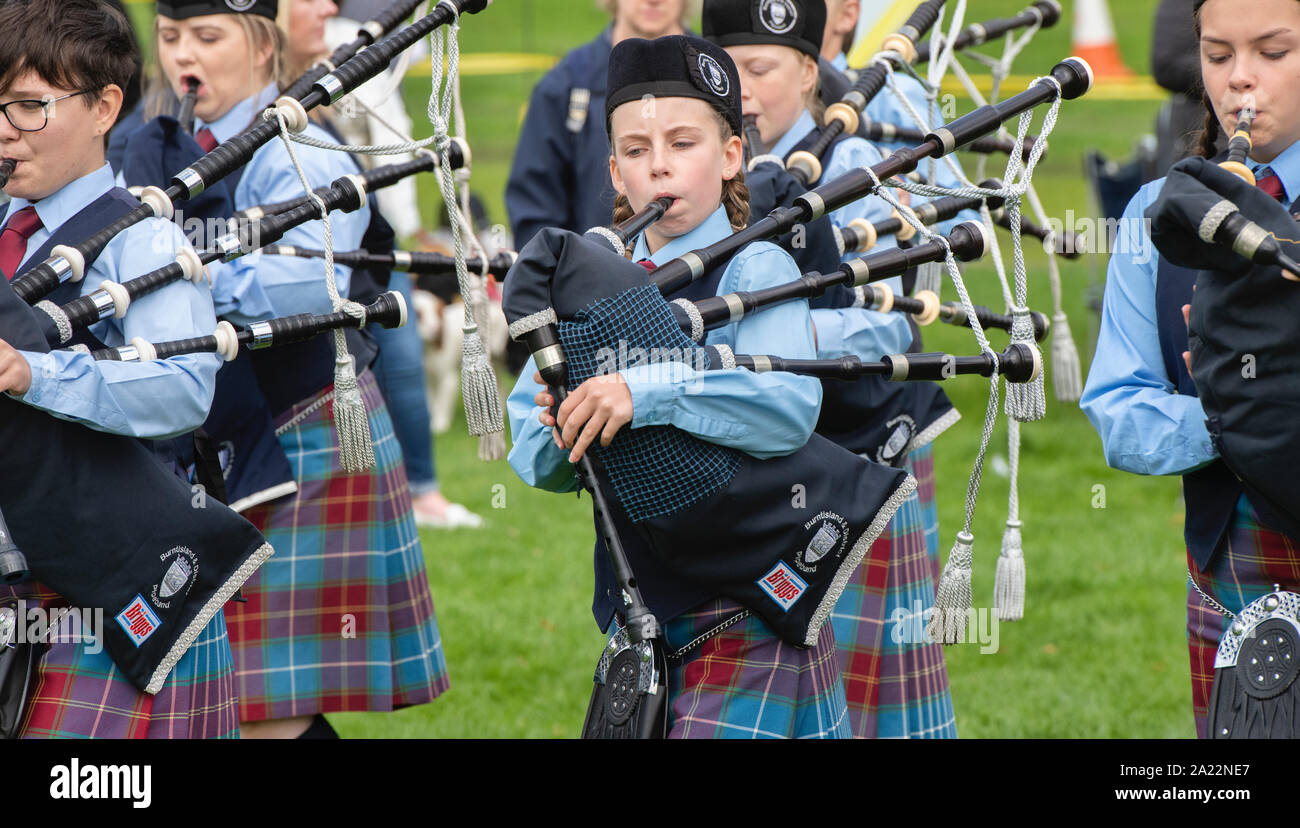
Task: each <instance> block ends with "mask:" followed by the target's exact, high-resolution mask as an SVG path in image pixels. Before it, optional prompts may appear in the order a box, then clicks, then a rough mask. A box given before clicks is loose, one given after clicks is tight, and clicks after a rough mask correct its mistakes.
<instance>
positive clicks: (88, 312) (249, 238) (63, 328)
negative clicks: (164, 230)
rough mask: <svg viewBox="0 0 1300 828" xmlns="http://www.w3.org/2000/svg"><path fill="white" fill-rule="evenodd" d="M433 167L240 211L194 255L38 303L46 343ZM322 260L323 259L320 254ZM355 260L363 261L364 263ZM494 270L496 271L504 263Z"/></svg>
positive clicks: (359, 177) (387, 170)
mask: <svg viewBox="0 0 1300 828" xmlns="http://www.w3.org/2000/svg"><path fill="white" fill-rule="evenodd" d="M461 144H462V142H459V141H454V142H453V144H452V146H461ZM451 154H452V153H449V155H451ZM454 155H455V156H456V157H455V159H452V163H455V164H459V163H460V162H461V160H463V159H464V158H467V157H468V155H467V153H463V152H459V151H458V152H456V153H454ZM437 163H438V160H437V158H436V157H434V156H432V154H429V155H428V156H426V157H422V158H418V159H415V160H413V161H405V162H401V163H398V164H390V165H386V166H382V167H375V168H374V169H371V170H368V171H366V172H364V173H358V174H351V175H345V176H342V177H340V178H339V179H337V180H336V181H334V182H333V183H332V184H330V185H329V186H328V187H320V188H317V189H316V191H315V193H314V196H315V199H316V200H313V199H310V198H307V197H306V196H304V197H303V198H301V199H299V200H296V201H293V202H286V204H285V205H274V206H273V207H266V208H263V207H256V208H250V209H248V210H245V211H243V214H244V218H243V219H242V220H236V219H232V220H231V221H230V223H229V226H228V229H229V232H228V233H227V234H226V235H224V236H221V237H219V238H217V239H215V240H213V242H212V245H211V246H210V247H208V248H206V249H204V250H201V251H196V250H194V249H193V248H191V247H189V246H185V247H182V248H181V249H180V251H179V252H178V254H177V257H176V261H174V262H171V263H169V264H167V265H164V266H162V267H160V268H157V269H156V270H153V271H151V272H149V273H146V274H144V275H142V276H137V277H135V278H133V279H128V280H126V281H123V282H112V281H105V282H104V283H103V284H101V285H100V287H99V289H97V290H95V291H93V292H91V293H88V294H86V295H84V296H81V297H78V298H77V299H74V300H73V301H71V302H69V303H67V304H65V305H62V306H56V305H54V304H52V303H50V302H48V301H41V302H39V303H37V304H36V306H35V307H36V308H37V309H38V310H40V311H42V312H43V313H44V314H45V316H46V317H47V319H46V320H45V325H44V327H45V331H46V337H47V340H48V341H49V343H50V345H51V346H58V345H64V344H67V343H68V342H69V341H71V339H72V337H73V334H74V333H75V332H76V331H77V330H78V329H81V328H84V327H88V326H90V325H93V324H95V323H96V322H99V321H100V320H103V319H107V318H109V317H110V316H115V317H117V318H119V319H120V318H122V317H123V316H125V315H126V313H127V310H128V309H129V308H130V306H131V303H132V302H133V301H134V300H136V299H139V298H140V297H141V296H145V295H148V294H150V293H152V292H154V291H156V290H159V289H161V288H162V287H164V286H166V285H169V284H171V283H172V282H176V281H179V280H181V279H188V280H190V281H192V282H198V281H200V280H201V279H202V278H203V276H204V272H205V271H204V267H205V266H206V265H208V264H211V263H212V262H216V261H221V262H232V261H234V260H235V259H238V258H240V257H242V256H245V255H247V254H249V253H252V252H254V251H256V250H259V249H262V250H263V252H264V253H265V252H273V251H267V250H266V249H265V248H266V247H267V246H269V245H271V243H273V242H275V241H277V240H279V239H281V238H283V237H284V235H285V233H287V232H289V231H290V230H291V229H293V228H295V227H299V226H301V225H303V224H306V223H308V222H311V221H315V220H317V219H319V218H320V211H321V207H324V208H325V210H326V211H327V212H334V211H341V212H353V211H356V210H359V209H361V207H362V206H363V205H365V203H366V194H367V193H368V192H371V191H374V190H378V189H381V188H384V187H389V186H392V185H393V184H395V183H396V182H398V181H400V180H402V179H403V178H406V177H408V176H410V175H414V174H416V173H420V172H427V171H429V170H432V169H433V168H434V166H436V164H437ZM321 255H322V256H323V255H324V252H323V251H321ZM404 255H406V256H411V255H412V254H404ZM359 257H364V260H363V258H359ZM382 258H383V257H371V256H368V255H367V254H357V255H351V256H349V255H346V254H344V255H343V256H342V257H340V258H336V261H338V262H339V263H340V264H345V265H349V266H353V265H360V266H364V265H368V264H375V263H376V262H375V261H374V259H382ZM389 258H394V257H389ZM396 258H402V257H396ZM451 262H452V263H451V267H452V268H454V267H455V261H454V260H451ZM497 264H498V267H500V265H501V264H503V263H501V262H498V263H497ZM506 267H508V265H506Z"/></svg>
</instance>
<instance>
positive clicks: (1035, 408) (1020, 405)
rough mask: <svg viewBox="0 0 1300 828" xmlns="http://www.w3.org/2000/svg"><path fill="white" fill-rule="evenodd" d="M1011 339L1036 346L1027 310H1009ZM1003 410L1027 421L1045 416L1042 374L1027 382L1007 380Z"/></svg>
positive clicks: (1032, 326) (1045, 401) (1045, 397)
mask: <svg viewBox="0 0 1300 828" xmlns="http://www.w3.org/2000/svg"><path fill="white" fill-rule="evenodd" d="M1011 320H1012V321H1011V341H1012V342H1019V343H1021V344H1023V345H1028V346H1029V347H1031V348H1037V347H1038V345H1037V344H1036V343H1035V342H1034V323H1033V321H1032V320H1030V318H1029V311H1012V312H1011ZM1004 410H1005V411H1006V412H1007V416H1008V417H1011V418H1012V419H1014V420H1016V421H1018V422H1022V423H1028V422H1033V421H1034V420H1041V419H1043V418H1044V417H1046V416H1047V396H1046V394H1045V393H1044V391H1043V374H1042V372H1041V371H1040V372H1039V374H1038V376H1037V377H1034V379H1032V380H1030V381H1029V382H1008V383H1007V398H1006V404H1005V408H1004Z"/></svg>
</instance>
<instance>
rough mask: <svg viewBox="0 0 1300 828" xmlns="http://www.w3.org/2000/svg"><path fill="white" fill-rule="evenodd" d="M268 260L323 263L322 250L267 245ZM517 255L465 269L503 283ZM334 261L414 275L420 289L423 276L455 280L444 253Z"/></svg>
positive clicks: (503, 254) (345, 255)
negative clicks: (297, 259)
mask: <svg viewBox="0 0 1300 828" xmlns="http://www.w3.org/2000/svg"><path fill="white" fill-rule="evenodd" d="M262 253H263V254H265V255H267V256H296V257H298V258H300V259H323V258H324V257H325V251H324V250H311V249H308V248H305V247H295V246H293V245H289V244H268V245H266V246H264V247H263V248H262ZM516 257H517V254H516V253H515V252H514V251H513V250H501V251H498V252H497V253H494V254H493V255H492V256H490V257H489V258H488V259H487V260H486V261H485V260H483V259H481V258H471V259H466V260H465V267H466V268H468V269H469V270H471V271H473V272H475V273H485V274H487V275H488V276H491V277H492V278H493V279H495V280H496V281H498V282H500V281H504V280H505V278H506V273H508V272H509V271H510V266H511V265H512V264H514V263H515V258H516ZM334 261H335V262H337V263H339V264H342V265H347V266H348V267H368V266H377V267H385V268H388V269H389V270H397V271H401V272H403V273H414V274H416V275H417V276H419V277H420V279H419V280H417V286H419V287H423V284H422V282H423V281H424V277H425V276H430V277H437V276H455V275H456V257H454V256H448V255H446V254H443V253H428V252H425V251H422V250H394V251H393V252H392V253H387V254H385V253H368V252H366V251H364V250H336V251H334Z"/></svg>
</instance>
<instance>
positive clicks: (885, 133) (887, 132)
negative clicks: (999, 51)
mask: <svg viewBox="0 0 1300 828" xmlns="http://www.w3.org/2000/svg"><path fill="white" fill-rule="evenodd" d="M942 7H943V0H927V2H923V3H921V4H920V5H919V6H918V7H917V8H916V10H915V11H914V12H913V13H912V15H911V16H910V17H909V18H908V19H907V22H906V23H904V24H903V26H902V27H901V28H900V29H899V30H898V31H897V32H895V33H894V34H891V35H889V36H888V37H887V38H885V40H884V42H883V43H882V44H881V47H880V54H879V55H877V60H876V61H874V62H873V63H872V64H871V65H870V66H868V67H866V68H865V69H863V70H861V71H859V72H857V73H856V76H855V77H853V79H852V85H851V86H850V87H849V89H848V90H847V91H844V92H840V97H839V99H838V100H830V98H831V97H833V96H834V94H835V93H836V92H837V91H838V90H839V87H840V86H841V83H838V82H836V81H837V79H835V78H833V77H832V78H828V79H827V82H825V83H823V85H822V97H823V99H824V100H826V103H827V107H826V126H825V127H824V128H823V130H822V134H821V135H820V136H819V138H818V141H817V143H815V144H814V145H813V146H812V147H811V148H809V149H808V150H807V151H806V152H801V153H798V154H797V155H796V154H792V155H791V157H790V159H789V162H788V166H789V169H790V172H791V174H792V175H794V176H795V178H796V179H798V180H799V181H800V183H802V184H805V185H808V184H815V183H816V182H817V181H818V179H820V178H821V160H820V159H821V158H822V157H823V155H824V153H825V151H826V149H827V148H828V147H830V145H831V144H832V143H833V142H834V141H835V139H836V138H837V137H839V136H840V135H853V134H858V135H861V136H862V137H864V138H867V139H869V140H873V141H913V140H919V136H918V135H917V131H915V130H912V129H911V128H908V127H903V126H898V125H894V124H881V123H872V122H870V121H864V120H863V112H864V111H865V110H866V108H867V104H868V103H870V102H871V99H872V98H873V97H875V96H876V94H878V93H879V92H880V90H881V89H883V88H884V86H885V82H886V80H887V77H888V74H889V70H888V69H887V68H886V66H885V65H884V63H883V61H884V60H894V61H901V62H904V63H907V64H909V65H917V64H922V63H926V62H927V61H929V59H930V46H929V44H928V43H921V42H920V41H921V39H922V38H923V37H924V36H925V34H926V33H927V32H929V30H930V29H931V28H932V27H933V26H934V24H935V23H936V22H937V21H938V19H939V14H940V10H941V9H942ZM1060 17H1061V6H1060V4H1059V3H1057V2H1056V0H1037V1H1036V2H1035V3H1034V4H1033V5H1031V6H1029V7H1028V8H1026V9H1025V10H1024V11H1022V12H1020V13H1019V14H1018V15H1016V16H1015V17H1011V18H1006V19H997V20H991V21H988V22H986V23H974V24H971V25H970V26H968V27H966V29H965V30H963V31H962V33H961V34H960V35H959V36H958V37H957V38H956V39H955V41H954V43H953V49H963V48H966V47H967V46H978V45H980V44H981V43H985V42H987V41H989V40H992V39H994V38H997V37H1001V36H1002V35H1004V34H1007V33H1009V32H1012V31H1015V30H1016V29H1022V28H1026V27H1030V26H1034V27H1050V26H1053V25H1055V24H1056V22H1057V21H1058V20H1059V19H1060ZM825 69H826V67H823V71H825ZM1036 141H1037V138H1033V139H1029V138H1027V139H1025V140H1024V141H1021V142H1020V143H1019V146H1017V145H1016V142H1011V141H1007V140H1006V139H1002V138H998V137H996V136H992V137H984V138H981V140H979V141H972V142H968V144H967V145H966V146H964V147H962V149H963V150H966V151H969V152H978V153H993V152H998V153H1002V154H1011V153H1014V152H1019V153H1021V154H1022V155H1023V157H1024V158H1025V159H1026V160H1028V157H1029V153H1030V152H1032V151H1033V145H1034V143H1035V142H1036Z"/></svg>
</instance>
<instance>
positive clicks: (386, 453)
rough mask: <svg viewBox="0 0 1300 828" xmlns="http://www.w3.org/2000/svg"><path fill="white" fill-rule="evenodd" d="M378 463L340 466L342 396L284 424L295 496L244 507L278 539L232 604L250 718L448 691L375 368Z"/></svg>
mask: <svg viewBox="0 0 1300 828" xmlns="http://www.w3.org/2000/svg"><path fill="white" fill-rule="evenodd" d="M358 383H359V384H360V387H361V393H362V397H363V398H364V399H365V402H366V409H367V410H368V411H369V413H370V433H371V437H372V439H373V441H374V450H375V459H376V467H375V468H374V469H371V470H370V471H367V472H360V473H355V474H354V473H348V472H344V471H342V469H341V468H340V466H339V460H338V448H337V437H336V434H335V428H334V413H333V412H334V409H333V404H332V398H330V399H324V398H323V397H322V396H317V397H316V398H313V399H311V400H305V401H304V402H303V403H301V404H299V405H296V406H294V407H293V408H292V409H290V410H289V411H287V412H285V413H284V414H282V415H281V416H280V417H279V418H277V420H276V430H277V433H278V434H279V439H280V443H281V445H282V446H283V447H284V450H285V453H286V454H287V455H288V456H289V462H290V464H291V465H292V466H293V471H294V479H295V480H296V481H297V483H298V492H297V494H295V495H291V496H287V497H283V498H280V499H278V500H275V501H272V502H270V503H267V504H263V505H260V506H256V507H253V508H252V509H250V510H249V511H248V512H246V513H245V517H247V518H248V519H249V520H250V521H252V523H253V524H254V525H255V526H257V527H258V528H259V529H260V530H261V531H262V533H263V534H264V535H265V536H266V538H267V542H268V543H270V544H271V545H272V546H274V548H275V555H273V556H271V558H270V560H269V561H268V562H267V564H265V565H263V567H262V569H261V570H259V571H258V572H257V573H256V574H255V575H254V576H253V577H252V578H251V579H249V581H248V583H247V584H245V586H244V589H243V593H244V597H245V598H246V599H247V603H237V602H234V601H232V602H229V603H227V604H226V616H227V620H228V621H229V624H230V640H231V647H232V649H233V651H234V656H235V668H236V676H237V681H238V688H239V703H240V720H241V721H263V720H267V719H282V718H288V717H293V716H304V715H312V714H315V713H333V712H338V711H358V710H383V711H386V710H394V709H397V708H401V707H406V706H409V705H414V704H423V703H425V702H429V701H432V700H433V699H434V698H436V697H437V696H438V695H440V694H441V693H442V692H443V691H444V690H446V689H447V686H448V678H447V665H446V661H445V657H444V654H443V649H442V638H441V636H440V634H439V631H438V622H437V619H436V617H435V615H434V607H433V598H432V596H431V594H430V592H429V582H428V576H427V574H426V572H425V566H424V553H423V550H422V548H421V546H420V537H419V534H418V531H417V529H416V526H415V516H414V513H413V512H412V511H411V496H410V490H409V487H408V485H407V481H406V470H405V467H404V466H403V464H402V454H401V447H400V446H399V445H398V442H397V437H396V435H395V434H394V432H393V424H392V420H391V419H390V418H389V416H388V409H387V408H386V407H385V405H384V401H383V398H382V397H381V396H380V393H379V387H378V385H377V384H376V382H375V379H374V377H373V375H372V374H371V373H370V372H369V371H366V372H364V373H362V375H361V376H360V377H358Z"/></svg>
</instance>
